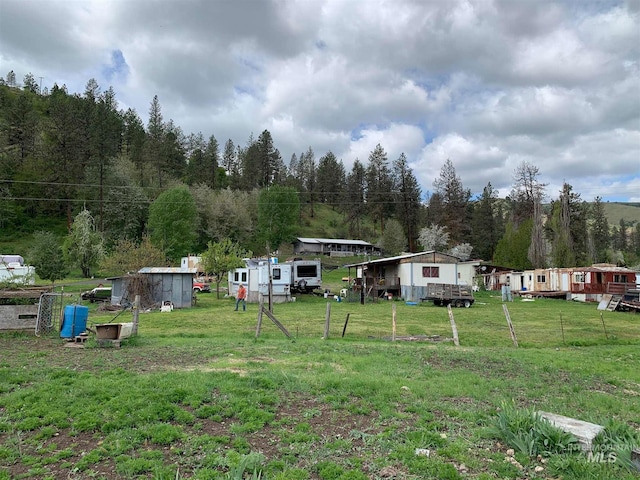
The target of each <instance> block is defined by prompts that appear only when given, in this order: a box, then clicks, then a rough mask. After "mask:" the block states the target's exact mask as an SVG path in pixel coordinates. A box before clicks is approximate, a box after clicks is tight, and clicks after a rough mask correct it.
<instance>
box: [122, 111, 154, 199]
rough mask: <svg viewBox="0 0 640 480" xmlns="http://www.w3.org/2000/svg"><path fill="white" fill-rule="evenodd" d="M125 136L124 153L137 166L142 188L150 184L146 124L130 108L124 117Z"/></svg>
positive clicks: (136, 170) (123, 136) (136, 174)
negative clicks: (146, 159)
mask: <svg viewBox="0 0 640 480" xmlns="http://www.w3.org/2000/svg"><path fill="white" fill-rule="evenodd" d="M122 120H123V129H124V130H123V135H122V151H123V153H124V154H125V155H126V156H127V157H128V158H129V159H130V160H131V161H132V162H133V164H134V165H135V176H136V181H137V182H138V184H139V185H140V186H141V187H144V186H146V185H147V184H148V183H149V180H148V178H147V177H148V173H147V170H148V169H147V165H146V164H145V157H144V155H145V149H144V144H145V139H146V132H145V130H144V124H143V123H142V120H141V119H140V117H139V116H138V114H137V113H136V111H135V110H133V109H131V108H129V109H128V110H127V111H126V112H125V113H124V115H123V117H122Z"/></svg>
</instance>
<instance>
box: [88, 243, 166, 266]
mask: <svg viewBox="0 0 640 480" xmlns="http://www.w3.org/2000/svg"><path fill="white" fill-rule="evenodd" d="M165 264H166V259H165V256H164V252H163V251H162V250H160V249H159V248H158V247H156V246H155V245H153V244H152V243H151V239H150V238H149V237H148V236H145V237H143V238H142V240H141V241H140V242H136V241H135V240H131V239H126V238H125V239H121V240H118V241H117V242H116V244H115V246H114V248H113V252H112V253H111V254H110V255H109V256H107V257H105V258H104V259H103V261H102V263H101V264H100V267H101V268H102V270H105V271H107V272H109V273H111V274H116V275H124V274H126V273H135V272H137V271H139V270H140V269H141V268H144V267H160V266H164V265H165Z"/></svg>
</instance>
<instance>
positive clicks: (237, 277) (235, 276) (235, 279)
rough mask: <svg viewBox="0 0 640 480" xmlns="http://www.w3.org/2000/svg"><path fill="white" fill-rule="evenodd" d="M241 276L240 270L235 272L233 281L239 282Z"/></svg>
mask: <svg viewBox="0 0 640 480" xmlns="http://www.w3.org/2000/svg"><path fill="white" fill-rule="evenodd" d="M239 278H240V274H239V273H238V272H233V281H234V282H237V281H238V279H239Z"/></svg>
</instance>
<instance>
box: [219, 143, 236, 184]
mask: <svg viewBox="0 0 640 480" xmlns="http://www.w3.org/2000/svg"><path fill="white" fill-rule="evenodd" d="M222 166H223V167H224V169H225V171H226V172H227V175H229V176H231V174H232V173H234V171H235V170H236V169H235V166H236V147H235V145H234V144H233V140H231V139H230V138H229V139H228V140H227V141H226V142H225V144H224V153H223V154H222ZM236 173H237V172H236Z"/></svg>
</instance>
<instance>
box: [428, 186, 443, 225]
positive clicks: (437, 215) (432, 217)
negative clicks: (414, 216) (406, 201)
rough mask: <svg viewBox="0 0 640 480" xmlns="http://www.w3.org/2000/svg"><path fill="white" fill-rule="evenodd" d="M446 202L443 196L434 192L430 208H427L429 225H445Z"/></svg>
mask: <svg viewBox="0 0 640 480" xmlns="http://www.w3.org/2000/svg"><path fill="white" fill-rule="evenodd" d="M444 219H445V213H444V202H443V200H442V195H440V194H439V193H438V192H434V193H432V194H431V195H430V196H429V206H428V207H427V215H426V223H427V224H428V225H441V224H444Z"/></svg>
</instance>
